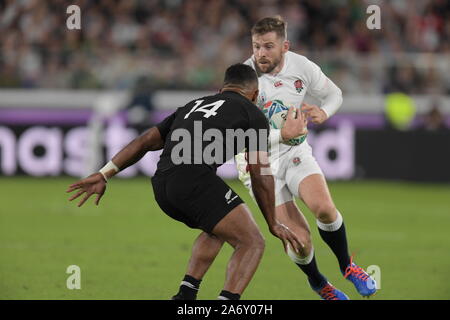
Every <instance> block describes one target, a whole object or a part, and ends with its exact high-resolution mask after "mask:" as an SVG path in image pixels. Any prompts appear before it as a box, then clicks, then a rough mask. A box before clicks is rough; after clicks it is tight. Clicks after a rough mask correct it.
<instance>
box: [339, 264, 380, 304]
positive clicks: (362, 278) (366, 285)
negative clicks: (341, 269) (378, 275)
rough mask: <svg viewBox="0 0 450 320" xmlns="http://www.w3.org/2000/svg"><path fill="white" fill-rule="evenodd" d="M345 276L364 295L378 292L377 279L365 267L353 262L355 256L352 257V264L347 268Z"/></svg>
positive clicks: (368, 295) (367, 295)
mask: <svg viewBox="0 0 450 320" xmlns="http://www.w3.org/2000/svg"><path fill="white" fill-rule="evenodd" d="M344 278H345V279H347V280H349V281H351V282H352V283H353V285H354V286H355V288H356V290H357V291H358V293H359V294H360V295H362V296H363V297H370V296H373V295H374V294H375V293H376V292H377V283H376V282H375V280H374V279H373V278H372V277H371V276H370V275H369V274H368V273H367V272H365V271H364V269H363V268H361V267H360V266H358V265H357V264H355V263H353V257H351V258H350V264H349V265H348V266H347V268H346V269H345V273H344Z"/></svg>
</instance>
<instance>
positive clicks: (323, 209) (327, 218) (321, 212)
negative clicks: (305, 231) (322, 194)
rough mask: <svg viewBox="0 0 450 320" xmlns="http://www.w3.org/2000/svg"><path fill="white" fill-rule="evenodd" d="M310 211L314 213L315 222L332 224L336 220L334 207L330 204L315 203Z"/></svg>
mask: <svg viewBox="0 0 450 320" xmlns="http://www.w3.org/2000/svg"><path fill="white" fill-rule="evenodd" d="M311 211H312V212H314V214H315V216H316V218H317V220H319V221H320V222H323V223H332V222H334V221H335V220H336V217H337V213H336V207H335V206H334V204H333V203H331V202H324V203H317V204H315V205H314V206H312V208H311Z"/></svg>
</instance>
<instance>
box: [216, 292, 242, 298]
mask: <svg viewBox="0 0 450 320" xmlns="http://www.w3.org/2000/svg"><path fill="white" fill-rule="evenodd" d="M219 297H223V298H226V299H221V300H240V299H241V295H240V294H238V293H231V292H230V291H227V290H222V291H221V292H220V294H219Z"/></svg>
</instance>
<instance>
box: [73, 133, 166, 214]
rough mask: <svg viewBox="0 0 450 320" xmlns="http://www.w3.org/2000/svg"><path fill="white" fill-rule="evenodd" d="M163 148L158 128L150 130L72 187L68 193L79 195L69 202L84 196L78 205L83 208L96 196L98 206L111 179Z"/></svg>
mask: <svg viewBox="0 0 450 320" xmlns="http://www.w3.org/2000/svg"><path fill="white" fill-rule="evenodd" d="M163 146H164V140H163V138H162V137H161V134H160V132H159V130H158V128H156V127H153V128H150V129H149V130H147V131H146V132H144V133H143V134H142V135H140V136H139V137H137V138H136V139H134V140H133V141H131V142H130V143H129V144H128V145H127V146H126V147H125V148H123V149H122V150H120V151H119V152H118V153H117V154H116V155H115V156H114V157H113V158H112V160H111V161H110V162H108V163H107V164H106V165H105V166H104V167H103V168H102V169H100V171H99V172H96V173H93V174H91V175H90V176H89V177H87V178H85V179H81V180H79V181H77V182H75V183H74V184H72V185H70V186H69V188H68V189H67V192H73V191H75V190H77V193H75V194H74V195H72V196H71V197H70V198H69V201H72V200H74V199H77V198H78V197H80V196H82V195H84V197H83V198H82V199H81V201H80V202H79V203H78V206H79V207H81V206H82V205H83V204H84V203H85V202H86V200H88V199H89V197H90V196H92V195H94V194H96V195H97V198H96V200H95V204H96V205H98V204H99V202H100V199H101V197H102V196H103V194H104V193H105V191H106V182H107V180H108V179H109V178H111V177H113V176H114V175H115V174H116V173H118V172H119V171H120V170H123V169H125V168H127V167H129V166H131V165H133V164H134V163H136V162H137V161H139V160H140V159H141V158H142V157H143V156H144V155H145V154H146V153H147V152H148V151H155V150H159V149H162V148H163Z"/></svg>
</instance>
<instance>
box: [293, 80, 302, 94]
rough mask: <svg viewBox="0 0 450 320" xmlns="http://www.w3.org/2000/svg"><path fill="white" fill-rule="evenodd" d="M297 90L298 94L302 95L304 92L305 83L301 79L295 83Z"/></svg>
mask: <svg viewBox="0 0 450 320" xmlns="http://www.w3.org/2000/svg"><path fill="white" fill-rule="evenodd" d="M294 86H295V90H297V92H298V93H301V92H302V90H303V81H302V80H301V79H298V80H296V81H295V82H294Z"/></svg>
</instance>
